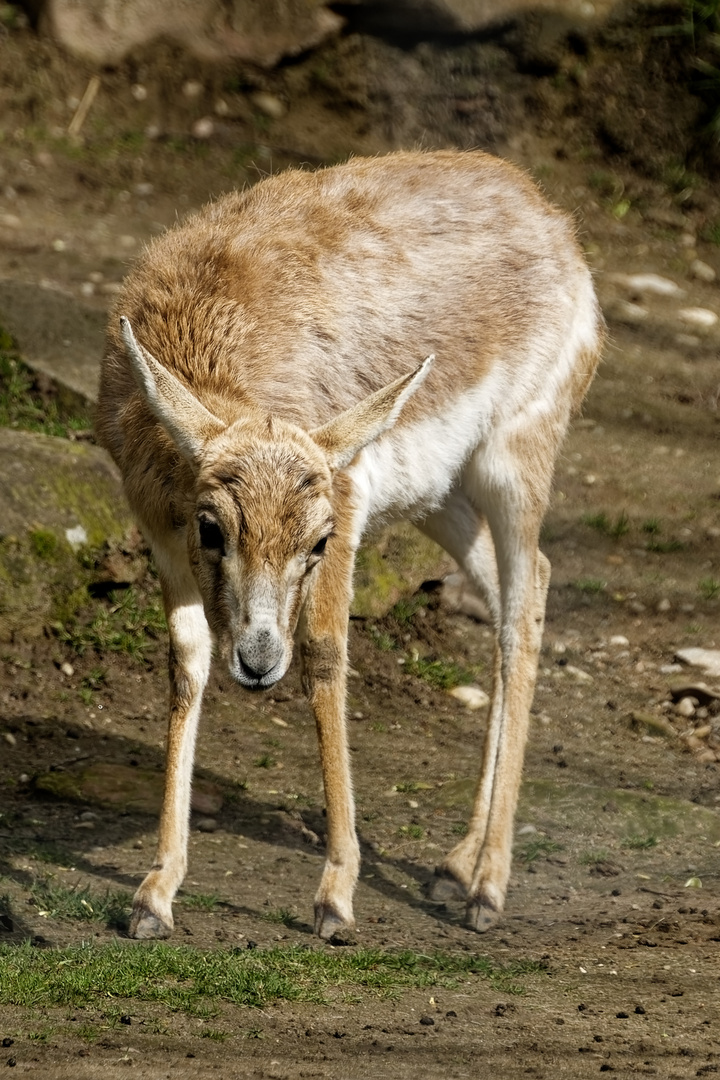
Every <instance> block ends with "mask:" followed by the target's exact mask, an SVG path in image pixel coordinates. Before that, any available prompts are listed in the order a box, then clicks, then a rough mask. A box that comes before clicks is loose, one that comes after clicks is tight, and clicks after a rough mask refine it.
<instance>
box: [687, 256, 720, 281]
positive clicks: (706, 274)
mask: <svg viewBox="0 0 720 1080" xmlns="http://www.w3.org/2000/svg"><path fill="white" fill-rule="evenodd" d="M690 273H691V274H692V276H693V277H696V278H697V279H698V281H707V282H708V283H710V282H712V281H714V280H715V278H716V276H717V275H716V274H715V271H714V270H713V268H712V266H710V265H709V264H708V263H706V262H703V261H702V259H693V261H692V262H691V263H690Z"/></svg>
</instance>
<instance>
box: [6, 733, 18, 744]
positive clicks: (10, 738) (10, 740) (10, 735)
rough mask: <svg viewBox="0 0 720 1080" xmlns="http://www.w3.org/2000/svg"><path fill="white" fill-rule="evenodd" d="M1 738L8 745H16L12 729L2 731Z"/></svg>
mask: <svg viewBox="0 0 720 1080" xmlns="http://www.w3.org/2000/svg"><path fill="white" fill-rule="evenodd" d="M3 739H4V740H5V742H6V743H7V744H8V746H17V739H16V738H15V736H14V735H13V733H12V731H3Z"/></svg>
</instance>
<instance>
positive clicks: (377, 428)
mask: <svg viewBox="0 0 720 1080" xmlns="http://www.w3.org/2000/svg"><path fill="white" fill-rule="evenodd" d="M434 360H435V356H434V355H431V356H428V357H427V358H426V359H425V360H424V361H423V362H422V364H421V365H420V367H418V368H416V370H415V371H413V372H411V374H410V375H403V376H401V378H399V379H396V380H395V382H392V383H389V385H388V386H384V387H383V388H382V389H381V390H376V391H375V393H374V394H369V395H368V397H366V398H364V399H363V400H362V401H361V402H359V403H358V404H357V405H353V406H352V408H350V409H347V410H346V411H345V412H344V413H341V414H340V416H336V417H335V419H334V420H330V421H329V422H328V423H327V424H324V425H323V426H322V427H320V428H316V429H315V430H314V431H311V432H310V435H311V436H312V438H313V439H314V440H315V441H316V442H317V443H318V444H319V446H320V447H321V448H322V449H323V450H324V451H325V454H326V456H327V459H328V464H329V466H330V468H331V469H332V470H333V471H335V470H337V469H344V468H345V467H346V466H347V465H349V464H350V462H351V461H352V460H353V458H354V457H355V455H356V454H357V453H359V452H360V450H362V448H363V447H364V446H367V445H368V443H371V442H373V441H374V440H375V439H377V438H378V437H379V436H380V435H382V433H383V432H384V431H387V430H388V428H390V427H392V425H393V424H394V423H395V421H396V420H397V418H398V416H399V415H400V412H401V410H402V407H403V405H404V404H405V402H406V401H407V400H408V398H409V397H411V396H412V395H413V394H414V393H415V391H416V390H417V389H418V387H419V386H420V385H421V384H422V383H423V382H424V380H425V378H426V376H427V374H428V372H429V370H430V368H431V366H432V364H433V361H434Z"/></svg>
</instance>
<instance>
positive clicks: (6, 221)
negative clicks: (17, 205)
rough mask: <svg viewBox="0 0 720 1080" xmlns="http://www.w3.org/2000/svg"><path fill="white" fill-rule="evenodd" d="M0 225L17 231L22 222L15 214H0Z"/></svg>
mask: <svg viewBox="0 0 720 1080" xmlns="http://www.w3.org/2000/svg"><path fill="white" fill-rule="evenodd" d="M0 225H3V226H4V227H5V228H6V229H19V228H20V226H21V225H22V221H21V220H20V218H19V217H18V216H17V214H0Z"/></svg>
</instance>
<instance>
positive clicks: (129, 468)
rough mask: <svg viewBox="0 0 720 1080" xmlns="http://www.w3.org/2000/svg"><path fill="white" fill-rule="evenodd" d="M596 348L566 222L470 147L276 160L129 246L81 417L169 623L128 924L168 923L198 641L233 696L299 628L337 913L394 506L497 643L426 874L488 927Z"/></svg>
mask: <svg viewBox="0 0 720 1080" xmlns="http://www.w3.org/2000/svg"><path fill="white" fill-rule="evenodd" d="M602 337H603V329H602V319H601V316H600V314H599V309H598V306H597V302H596V299H595V294H594V291H593V286H592V281H591V277H590V273H589V271H588V269H587V267H586V265H585V263H584V260H583V257H582V255H581V252H580V250H579V247H578V244H577V242H576V240H575V237H574V231H573V226H572V224H571V222H570V221H569V220H568V219H567V218H566V217H565V216H564V215H563V214H562V213H560V212H559V211H557V210H555V209H553V208H552V207H550V206H549V205H548V204H547V203H546V202H545V201H544V199H543V198H542V197H541V196H540V194H539V193H538V191H537V190H536V188H535V187H534V185H533V184H532V183H531V181H530V180H529V179H528V178H527V177H526V176H525V175H524V174H523V173H522V172H520V171H519V170H518V169H516V168H515V167H513V166H511V165H509V164H507V163H505V162H503V161H501V160H499V159H496V158H493V157H490V156H488V155H486V154H483V153H479V152H470V153H460V152H453V151H444V152H438V153H397V154H391V155H389V156H387V157H381V158H375V159H371V160H370V159H368V160H364V159H357V160H353V161H350V162H348V163H347V164H345V165H341V166H338V167H335V168H329V169H325V170H320V171H318V172H312V173H311V172H303V171H291V172H287V173H283V174H280V175H278V176H274V177H272V178H270V179H266V180H264V181H262V182H261V183H259V184H258V185H257V186H256V187H254V188H252V189H250V190H247V191H243V192H236V193H232V194H229V195H226V196H224V197H223V198H221V199H219V200H218V201H217V202H215V203H213V204H212V205H210V206H208V207H206V208H205V209H204V210H202V211H200V212H199V213H197V214H195V215H194V216H193V217H191V218H190V219H189V220H188V221H187V222H186V223H185V224H182V225H180V226H179V227H177V228H175V229H173V230H172V231H170V232H168V233H166V234H165V235H163V236H162V237H160V238H159V239H156V240H154V241H153V242H152V243H151V244H150V246H149V248H148V249H147V250H146V252H145V254H144V255H143V257H142V258H141V259H140V261H139V262H138V264H137V265H136V267H135V268H134V270H133V271H132V273H131V274H130V275H129V277H128V279H127V280H126V282H125V285H124V287H123V290H122V292H121V294H120V296H119V299H118V301H117V304H116V307H115V311H114V314H113V315H112V317H111V321H110V326H109V330H108V336H107V350H106V356H105V360H104V363H103V371H102V384H101V392H100V402H99V406H98V418H97V431H98V436H99V438H100V441H101V442H102V444H103V445H104V446H105V447H106V448H107V449H108V450H109V451H110V453H111V454H112V456H113V457H114V459H115V461H116V462H117V463H118V465H119V466H120V469H121V470H122V473H123V476H124V481H125V489H126V492H127V496H128V499H129V501H130V504H131V506H132V508H133V511H134V513H135V514H136V515H137V519H138V522H139V524H140V526H141V528H142V530H143V532H144V533H145V535H146V537H147V539H148V541H149V542H150V544H151V546H152V550H153V552H154V555H155V559H156V563H157V569H158V573H159V576H160V581H161V584H162V590H163V598H164V603H165V610H166V614H167V622H168V626H169V631H170V722H169V734H168V742H167V773H166V786H165V797H164V803H163V809H162V815H161V820H160V831H159V841H158V849H157V855H156V859H155V863H154V865H153V867H152V869H151V870H150V872H149V874H148V875H147V877H146V878H145V880H144V881H143V883H142V885H141V886H140V888H139V889H138V891H137V894H136V896H135V900H134V906H133V915H132V920H131V927H130V932H131V934H132V935H134V936H135V937H141V938H142V937H165V936H167V935H168V934H170V932H171V930H172V926H173V917H172V901H173V897H174V895H175V893H176V891H177V889H178V887H179V886H180V883H181V882H182V880H183V877H184V874H185V869H186V858H187V840H188V826H189V807H190V784H191V775H192V767H193V754H194V746H195V737H196V730H197V724H198V718H199V715H200V707H201V699H202V696H203V691H204V688H205V685H206V681H207V678H208V672H209V668H210V659H211V643H212V640H213V638H214V639H215V640H216V642H217V643H218V645H219V646H220V648H221V649H222V651H223V653H224V655H225V657H226V661H227V663H228V665H229V669H230V672H231V674H232V676H233V677H234V678H235V679H236V680H237V682H238V683H240V685H241V686H243V687H246V688H247V689H248V690H264V689H267V688H269V687H271V686H273V685H274V684H275V683H276V682H277V681H278V680H279V679H280V678H281V677H282V676H283V675H284V674H285V672H286V671H287V668H288V665H289V663H290V659H291V653H292V648H293V638H294V637H295V638H296V639H297V640H298V642H299V647H300V656H301V661H302V669H303V685H304V688H305V691H306V693H307V696H308V698H309V701H310V704H311V706H312V708H313V710H314V714H315V717H316V721H317V731H318V736H319V742H320V757H321V763H322V772H323V779H324V785H325V798H326V805H327V857H326V862H325V868H324V871H323V875H322V880H321V882H320V887H319V890H318V893H317V895H316V898H315V929H316V932H317V933H318V934H319V935H320V936H321V937H323V938H328V937H330V936H331V935H332V934H333V933H334V932H335V931H336V930H338V929H340V928H341V927H343V926H345V927H347V926H352V925H353V906H352V898H353V890H354V888H355V883H356V880H357V876H358V869H359V847H358V841H357V838H356V833H355V825H354V806H353V795H352V784H351V777H350V769H349V755H348V747H347V737H346V731H345V680H346V672H347V625H348V608H349V604H350V600H351V595H352V576H353V560H354V556H355V552H356V550H357V548H358V545H359V543H360V539H361V537H362V535H363V533H364V532H365V530H366V529H367V528H368V527H369V526H372V525H373V524H377V523H379V522H387V521H392V520H395V519H400V518H404V519H408V520H410V521H412V522H414V523H415V524H416V525H417V526H418V528H420V529H421V530H422V531H423V532H425V533H426V534H427V535H428V536H430V537H432V538H433V539H434V540H436V541H437V542H438V543H440V544H441V545H442V546H443V547H444V548H445V549H446V551H448V552H449V554H450V555H451V556H453V558H454V559H456V560H457V562H458V563H459V564H460V566H461V567H462V569H463V570H464V572H465V573H466V574H467V576H468V578H469V579H470V580H471V582H472V583H473V584H474V585H475V586H476V587H477V588H478V589H479V590H480V591H481V593H482V594H483V595H484V598H485V600H486V602H487V605H488V608H489V610H490V612H491V614H492V617H493V620H494V624H495V629H496V632H497V646H496V651H495V661H494V673H493V678H494V687H493V697H492V704H491V708H490V714H489V720H488V727H487V734H486V738H485V746H484V752H483V759H482V768H481V772H480V779H479V782H478V786H477V791H476V795H475V800H474V805H473V809H472V814H471V818H470V822H469V828H468V831H467V834H466V836H465V837H464V838H463V839H462V840H461V841H460V843H459V844H458V845H457V846H456V847H455V848H454V849H453V850H452V851H451V852H450V854H449V855H448V856H447V858H446V859H445V860H444V862H443V863H442V864H441V865H440V866H439V867H438V869H437V871H436V873H437V875H438V876H437V882H436V889H437V892H438V893H439V894H440V895H443V896H448V895H457V896H460V897H463V898H464V899H465V901H466V905H467V908H466V917H467V923H468V925H469V926H471V927H474V928H475V929H477V930H484V929H486V928H487V927H489V926H491V925H492V924H493V922H494V921H495V920H496V919H497V917H498V915H499V913H500V912H501V911H502V909H503V904H504V900H505V893H506V889H507V884H508V878H509V873H510V860H511V841H512V825H513V815H514V811H515V804H516V800H517V795H518V789H519V785H520V776H521V771H522V762H523V754H524V748H525V741H526V735H527V728H528V714H529V709H530V704H531V700H532V696H533V689H534V684H535V677H536V670H537V660H538V652H539V648H540V640H541V636H542V628H543V619H544V612H545V597H546V592H547V588H548V580H549V576H550V565H549V563H548V560H547V559H546V558H545V556H544V555H543V554H542V553H541V552H540V551H539V550H538V537H539V531H540V525H541V521H542V518H543V515H544V512H545V509H546V507H547V504H548V499H549V495H550V488H551V482H552V476H553V469H554V462H555V459H556V456H557V453H558V449H559V446H560V443H561V441H562V439H563V436H564V434H565V431H566V428H567V425H568V422H569V419H570V417H571V414H572V413H573V411H574V410H576V409H577V408H578V407H579V405H580V403H581V401H582V399H583V396H584V394H585V391H586V390H587V387H588V385H589V383H590V380H591V379H592V376H593V373H594V370H595V367H596V364H597V361H598V357H599V353H600V349H601V344H602ZM433 357H434V359H433Z"/></svg>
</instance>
